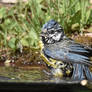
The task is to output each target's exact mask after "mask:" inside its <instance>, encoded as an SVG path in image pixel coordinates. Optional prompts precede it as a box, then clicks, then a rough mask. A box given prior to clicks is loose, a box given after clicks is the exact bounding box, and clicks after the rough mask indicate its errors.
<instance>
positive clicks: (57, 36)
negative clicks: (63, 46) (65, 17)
mask: <svg viewBox="0 0 92 92" xmlns="http://www.w3.org/2000/svg"><path fill="white" fill-rule="evenodd" d="M61 35H62V34H60V33H58V34H56V35H54V36H53V39H54V40H56V41H59V40H60V38H61Z"/></svg>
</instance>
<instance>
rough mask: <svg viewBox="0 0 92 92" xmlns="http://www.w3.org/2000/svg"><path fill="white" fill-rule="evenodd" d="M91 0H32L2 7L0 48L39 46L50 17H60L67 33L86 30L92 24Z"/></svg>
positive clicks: (0, 9)
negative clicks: (43, 28)
mask: <svg viewBox="0 0 92 92" xmlns="http://www.w3.org/2000/svg"><path fill="white" fill-rule="evenodd" d="M91 5H92V4H91V3H90V1H89V0H28V2H25V3H24V2H22V1H21V0H20V1H19V2H18V3H16V4H15V5H14V6H13V7H12V8H9V9H7V8H6V7H1V8H0V48H11V49H12V50H14V51H15V50H16V49H18V48H20V49H21V48H23V47H24V46H26V47H29V48H34V49H39V46H38V41H39V40H40V32H41V27H42V25H43V24H44V23H46V22H47V21H48V20H50V19H54V20H56V21H58V22H59V23H60V24H61V25H62V27H63V28H64V30H65V33H68V34H70V33H72V32H78V33H83V30H84V28H85V27H89V26H91V25H92V8H90V6H91Z"/></svg>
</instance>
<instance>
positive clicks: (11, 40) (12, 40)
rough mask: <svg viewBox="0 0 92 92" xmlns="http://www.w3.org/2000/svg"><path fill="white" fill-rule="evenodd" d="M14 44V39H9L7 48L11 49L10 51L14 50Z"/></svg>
mask: <svg viewBox="0 0 92 92" xmlns="http://www.w3.org/2000/svg"><path fill="white" fill-rule="evenodd" d="M15 42H16V38H11V39H10V40H9V42H8V45H9V47H10V48H12V49H16V44H15Z"/></svg>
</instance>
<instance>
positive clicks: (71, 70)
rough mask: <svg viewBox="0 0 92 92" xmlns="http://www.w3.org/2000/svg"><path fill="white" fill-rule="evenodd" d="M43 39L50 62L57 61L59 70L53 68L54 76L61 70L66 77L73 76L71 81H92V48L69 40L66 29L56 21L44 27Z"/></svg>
mask: <svg viewBox="0 0 92 92" xmlns="http://www.w3.org/2000/svg"><path fill="white" fill-rule="evenodd" d="M41 39H42V42H43V44H44V48H43V53H44V55H45V56H46V58H47V59H48V60H49V62H52V60H55V61H56V62H55V63H54V64H56V65H57V68H54V67H53V66H51V67H52V69H53V70H52V69H51V70H52V73H53V74H54V73H55V72H56V70H60V71H59V72H62V73H64V74H63V75H64V76H67V75H71V79H74V80H83V79H87V80H92V72H91V71H90V69H89V67H91V66H92V62H91V60H90V57H92V48H90V47H87V46H85V45H82V44H80V43H77V42H75V41H74V40H72V39H70V38H68V37H67V36H66V35H65V34H64V29H63V28H62V27H61V25H60V24H59V23H58V22H56V21H55V20H50V21H48V22H47V23H45V24H44V25H43V27H42V31H41ZM47 65H48V64H47ZM56 73H57V72H56ZM54 75H55V74H54Z"/></svg>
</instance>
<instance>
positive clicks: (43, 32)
mask: <svg viewBox="0 0 92 92" xmlns="http://www.w3.org/2000/svg"><path fill="white" fill-rule="evenodd" d="M46 33H47V29H42V32H41V34H40V36H43V37H46Z"/></svg>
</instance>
